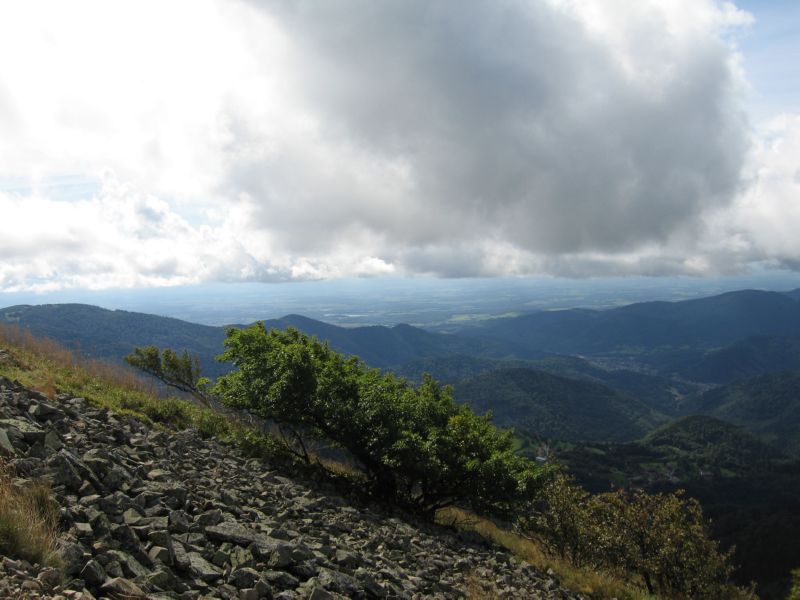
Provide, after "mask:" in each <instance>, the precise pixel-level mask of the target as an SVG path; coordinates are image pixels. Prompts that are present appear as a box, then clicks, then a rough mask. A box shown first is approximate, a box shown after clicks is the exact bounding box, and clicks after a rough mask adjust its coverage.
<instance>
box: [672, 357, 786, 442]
mask: <svg viewBox="0 0 800 600" xmlns="http://www.w3.org/2000/svg"><path fill="white" fill-rule="evenodd" d="M684 410H685V411H686V412H687V413H697V414H705V415H712V416H715V417H718V418H720V419H723V420H725V421H728V422H729V423H733V424H735V425H739V426H741V427H743V428H745V429H746V430H747V431H749V432H751V433H753V434H755V435H758V436H759V437H760V438H761V439H763V440H765V441H767V442H769V443H771V444H772V445H774V446H776V447H777V448H780V449H783V450H785V451H787V452H791V453H793V454H795V455H798V454H800V372H797V371H790V372H783V373H768V374H765V375H759V376H756V377H751V378H749V379H745V380H744V381H737V382H734V383H732V384H729V385H726V386H723V387H719V388H715V389H713V390H709V391H708V392H706V393H704V394H702V395H700V396H698V397H696V398H694V399H693V400H691V401H690V402H687V404H686V405H685V406H684Z"/></svg>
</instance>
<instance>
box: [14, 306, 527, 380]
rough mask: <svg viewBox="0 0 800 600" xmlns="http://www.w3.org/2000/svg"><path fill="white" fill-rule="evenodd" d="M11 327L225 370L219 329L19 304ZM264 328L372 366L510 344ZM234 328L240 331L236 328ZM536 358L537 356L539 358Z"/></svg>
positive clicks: (86, 348) (95, 352)
mask: <svg viewBox="0 0 800 600" xmlns="http://www.w3.org/2000/svg"><path fill="white" fill-rule="evenodd" d="M3 322H6V323H14V324H18V325H20V326H22V327H24V328H25V329H28V330H30V331H31V332H32V333H33V334H34V335H37V336H45V337H48V338H51V339H53V340H56V341H58V342H61V343H63V344H65V345H67V346H69V347H71V348H79V349H80V351H81V353H82V354H83V355H84V356H88V357H91V358H101V359H107V360H113V361H121V360H122V358H123V357H124V356H126V355H127V354H129V353H130V352H131V350H132V349H133V347H134V346H145V345H149V344H154V345H156V346H159V347H166V346H169V347H172V348H176V349H183V348H185V349H187V350H189V351H190V352H192V353H193V354H196V355H197V356H198V357H199V358H200V361H201V364H202V366H203V370H204V372H205V373H206V374H207V375H209V376H212V377H216V376H218V375H221V374H222V373H224V372H226V371H227V370H228V367H227V366H226V365H223V364H220V363H218V362H217V361H216V360H215V357H216V356H217V355H218V354H220V353H221V352H222V350H223V341H224V339H225V329H226V328H225V327H211V326H208V325H198V324H195V323H188V322H186V321H181V320H179V319H173V318H169V317H159V316H155V315H148V314H143V313H136V312H128V311H124V310H106V309H104V308H100V307H97V306H89V305H86V304H45V305H39V306H30V305H20V306H11V307H8V308H4V309H0V323H3ZM265 326H266V327H267V328H272V327H276V328H279V329H285V328H286V327H288V326H292V327H295V328H297V329H299V330H300V331H302V332H304V333H306V334H309V335H316V336H317V337H319V338H320V339H322V340H328V341H329V342H330V344H331V347H332V348H333V349H335V350H337V351H339V352H344V353H346V354H351V355H355V356H359V357H361V358H362V359H363V360H364V362H366V363H367V364H368V365H370V366H372V367H388V366H391V365H397V364H401V363H404V362H407V361H409V360H412V359H415V358H419V357H425V356H443V355H448V354H458V353H465V352H469V353H472V354H476V355H484V356H492V357H505V356H510V355H512V354H513V352H514V350H513V348H512V347H511V345H510V344H506V343H503V342H500V341H496V340H474V339H469V338H464V337H462V336H457V335H451V334H443V333H431V332H428V331H424V330H422V329H418V328H416V327H412V326H410V325H396V326H394V327H382V326H372V327H354V328H346V327H337V326H335V325H329V324H328V323H323V322H321V321H316V320H314V319H309V318H307V317H303V316H300V315H288V316H286V317H283V318H281V319H272V320H268V321H266V322H265ZM235 327H241V325H236V326H235ZM539 355H541V354H539Z"/></svg>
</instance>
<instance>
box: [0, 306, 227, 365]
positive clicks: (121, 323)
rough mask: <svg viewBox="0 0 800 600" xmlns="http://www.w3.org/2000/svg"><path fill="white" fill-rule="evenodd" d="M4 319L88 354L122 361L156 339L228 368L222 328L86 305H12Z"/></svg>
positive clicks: (1, 317)
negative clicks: (222, 358) (221, 358)
mask: <svg viewBox="0 0 800 600" xmlns="http://www.w3.org/2000/svg"><path fill="white" fill-rule="evenodd" d="M0 323H13V324H17V325H19V326H21V327H23V328H25V329H27V330H29V331H30V332H31V333H33V334H34V335H36V336H40V337H41V336H43V337H48V338H50V339H52V340H55V341H57V342H60V343H62V344H64V345H65V346H68V347H69V348H73V349H76V350H79V351H80V353H81V354H82V355H83V356H86V357H88V358H98V359H104V360H111V361H121V360H122V358H123V357H124V356H126V355H128V354H130V352H131V351H132V350H133V347H134V346H147V345H150V344H153V345H155V346H159V347H166V346H169V347H172V348H176V349H181V348H187V349H189V350H190V351H191V352H192V353H194V354H196V355H197V356H198V357H199V358H200V363H201V365H202V366H203V370H204V372H205V373H206V374H208V375H210V376H217V375H219V374H221V372H223V371H224V370H225V369H224V368H223V366H222V365H220V364H219V363H217V361H216V360H215V357H216V356H217V355H218V354H220V353H221V352H222V350H223V346H222V342H223V340H224V339H225V329H224V328H222V327H210V326H208V325H198V324H196V323H188V322H186V321H181V320H180V319H172V318H169V317H158V316H155V315H148V314H143V313H136V312H128V311H124V310H106V309H104V308H100V307H98V306H90V305H87V304H43V305H38V306H30V305H20V306H11V307H8V308H3V309H0Z"/></svg>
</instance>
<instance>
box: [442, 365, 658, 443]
mask: <svg viewBox="0 0 800 600" xmlns="http://www.w3.org/2000/svg"><path fill="white" fill-rule="evenodd" d="M454 394H455V398H456V400H457V401H459V402H465V403H467V404H469V405H470V406H471V407H472V408H473V409H474V410H475V411H477V412H479V413H485V412H487V411H492V415H493V418H494V421H495V423H497V424H498V425H500V426H502V427H514V428H516V429H518V430H520V431H522V432H524V433H528V434H534V435H536V436H539V437H543V438H547V439H558V440H611V441H625V440H632V439H636V438H639V437H641V436H642V435H644V434H645V433H646V432H647V431H650V430H651V429H652V428H653V427H655V426H656V425H658V424H660V423H663V422H664V421H665V420H666V417H664V416H663V415H661V414H659V413H657V412H656V411H654V410H652V409H650V408H649V407H648V406H647V405H645V404H644V403H642V402H640V401H638V400H635V399H633V398H630V397H628V396H626V395H623V394H621V393H619V392H617V391H615V390H612V389H611V388H608V387H606V386H604V385H601V384H598V383H594V382H590V381H580V380H575V379H568V378H566V377H561V376H558V375H552V374H550V373H545V372H544V371H537V370H534V369H503V370H498V371H491V372H488V373H483V374H481V375H478V376H476V377H472V378H469V379H466V380H463V381H461V382H459V383H457V384H456V385H455V386H454Z"/></svg>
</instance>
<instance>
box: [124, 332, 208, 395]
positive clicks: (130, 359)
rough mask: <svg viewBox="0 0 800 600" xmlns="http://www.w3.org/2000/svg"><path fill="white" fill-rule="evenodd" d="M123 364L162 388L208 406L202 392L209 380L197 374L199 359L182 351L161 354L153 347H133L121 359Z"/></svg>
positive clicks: (167, 349) (167, 351) (198, 371)
mask: <svg viewBox="0 0 800 600" xmlns="http://www.w3.org/2000/svg"><path fill="white" fill-rule="evenodd" d="M125 362H127V363H128V364H129V365H131V366H132V367H135V368H136V369H139V370H140V371H143V372H145V373H147V374H148V375H151V376H153V377H155V378H156V379H158V380H159V381H161V382H162V383H164V384H165V385H168V386H170V387H173V388H175V389H178V390H181V391H182V392H186V393H188V394H191V395H192V396H193V397H194V398H196V399H197V400H198V401H200V402H201V403H202V404H203V405H204V406H211V405H212V401H211V398H210V397H209V395H208V394H207V393H206V392H205V391H204V390H205V388H206V386H207V385H208V383H209V380H208V379H207V378H205V377H202V375H201V371H200V360H199V359H198V358H197V357H196V356H192V355H190V354H189V352H188V351H186V350H184V351H183V352H181V353H180V354H178V353H177V352H175V351H174V350H171V349H170V348H165V349H164V350H163V351H161V350H159V349H158V348H157V347H156V346H145V347H144V348H138V347H137V348H134V349H133V354H129V355H128V356H126V357H125Z"/></svg>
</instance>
